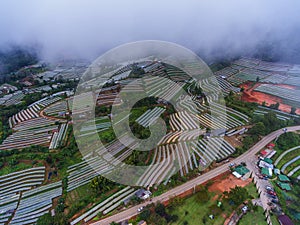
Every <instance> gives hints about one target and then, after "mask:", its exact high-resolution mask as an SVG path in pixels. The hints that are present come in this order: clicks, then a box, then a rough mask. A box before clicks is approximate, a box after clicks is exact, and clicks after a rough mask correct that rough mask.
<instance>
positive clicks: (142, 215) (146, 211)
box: [140, 209, 151, 220]
mask: <svg viewBox="0 0 300 225" xmlns="http://www.w3.org/2000/svg"><path fill="white" fill-rule="evenodd" d="M150 215H151V211H150V210H149V209H144V210H143V211H142V212H141V213H140V219H141V220H147V219H148V218H149V217H150Z"/></svg>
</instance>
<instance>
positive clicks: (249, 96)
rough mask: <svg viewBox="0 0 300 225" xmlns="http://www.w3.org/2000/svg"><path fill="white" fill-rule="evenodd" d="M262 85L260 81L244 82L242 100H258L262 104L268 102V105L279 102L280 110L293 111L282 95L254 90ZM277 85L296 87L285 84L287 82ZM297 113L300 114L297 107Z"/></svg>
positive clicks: (299, 109)
mask: <svg viewBox="0 0 300 225" xmlns="http://www.w3.org/2000/svg"><path fill="white" fill-rule="evenodd" d="M259 85H261V84H260V83H257V84H254V85H253V84H252V83H245V84H242V85H241V87H243V88H244V92H243V96H242V100H243V101H246V102H257V103H259V104H262V103H263V102H265V103H266V105H267V106H269V105H271V104H276V103H277V102H278V103H280V105H279V110H281V111H283V112H287V113H290V112H291V106H290V105H287V104H284V103H282V102H283V101H282V99H281V98H280V97H276V96H272V95H268V94H264V93H261V92H258V91H254V89H255V88H256V87H258V86H259ZM276 86H280V87H284V88H289V89H293V90H294V89H295V87H294V86H290V85H285V84H277V85H276ZM296 113H297V114H300V108H297V110H296Z"/></svg>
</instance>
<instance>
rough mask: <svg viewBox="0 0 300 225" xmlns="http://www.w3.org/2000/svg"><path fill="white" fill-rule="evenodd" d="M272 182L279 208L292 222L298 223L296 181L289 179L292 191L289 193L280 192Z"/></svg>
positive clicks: (299, 210)
mask: <svg viewBox="0 0 300 225" xmlns="http://www.w3.org/2000/svg"><path fill="white" fill-rule="evenodd" d="M276 182H277V181H273V186H274V189H275V191H276V193H277V196H278V199H279V202H280V205H281V208H282V210H283V212H284V213H285V214H287V215H288V216H289V217H290V218H291V219H292V220H293V222H294V224H299V222H300V185H299V181H298V180H297V179H293V178H292V179H291V185H292V190H291V191H289V192H286V191H282V190H281V189H280V188H279V187H278V186H277V184H276Z"/></svg>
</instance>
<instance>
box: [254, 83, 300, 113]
mask: <svg viewBox="0 0 300 225" xmlns="http://www.w3.org/2000/svg"><path fill="white" fill-rule="evenodd" d="M254 90H255V91H259V92H262V93H266V94H270V95H273V96H279V97H280V98H282V99H283V102H284V103H286V104H290V105H292V106H295V107H299V106H300V99H299V96H300V90H297V89H290V88H285V87H279V86H275V85H271V84H261V85H260V86H258V87H257V88H255V89H254Z"/></svg>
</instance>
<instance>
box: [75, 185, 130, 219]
mask: <svg viewBox="0 0 300 225" xmlns="http://www.w3.org/2000/svg"><path fill="white" fill-rule="evenodd" d="M134 194H135V190H134V188H131V187H126V188H123V189H122V190H120V191H118V192H117V193H115V194H113V195H112V196H110V197H109V198H107V199H105V200H104V201H102V202H100V203H99V204H96V205H95V206H93V207H92V208H91V209H89V210H88V211H86V212H85V213H84V214H82V215H81V216H79V217H78V218H76V219H75V220H73V221H72V222H71V225H75V224H79V222H80V221H84V222H85V223H87V222H88V221H90V220H92V219H93V218H94V217H96V216H97V215H98V214H99V213H102V214H104V215H105V214H107V213H109V212H111V211H113V210H114V209H116V208H117V207H118V206H120V205H121V204H122V203H123V201H125V200H126V199H129V198H131V197H132V196H133V195H134Z"/></svg>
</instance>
